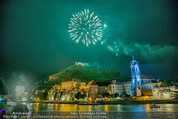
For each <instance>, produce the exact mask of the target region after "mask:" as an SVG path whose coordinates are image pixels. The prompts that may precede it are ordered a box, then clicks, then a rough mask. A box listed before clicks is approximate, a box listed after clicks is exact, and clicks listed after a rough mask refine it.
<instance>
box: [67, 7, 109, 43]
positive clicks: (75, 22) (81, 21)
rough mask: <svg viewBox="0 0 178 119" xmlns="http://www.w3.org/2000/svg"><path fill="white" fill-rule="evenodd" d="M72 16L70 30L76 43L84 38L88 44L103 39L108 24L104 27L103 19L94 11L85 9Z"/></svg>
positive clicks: (83, 40)
mask: <svg viewBox="0 0 178 119" xmlns="http://www.w3.org/2000/svg"><path fill="white" fill-rule="evenodd" d="M72 16H73V18H71V20H70V24H69V31H68V32H69V34H70V37H71V38H72V40H75V42H76V43H78V42H79V41H80V40H82V42H83V44H85V45H86V46H88V45H89V44H90V43H93V44H94V45H95V43H96V42H97V41H100V40H101V38H102V36H103V29H104V28H105V27H106V24H105V25H104V28H103V25H102V24H101V20H100V19H99V18H98V16H95V15H94V12H92V13H90V11H89V10H88V9H87V10H86V9H85V10H84V11H82V12H80V13H77V14H74V15H72Z"/></svg>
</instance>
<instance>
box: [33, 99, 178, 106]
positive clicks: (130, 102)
mask: <svg viewBox="0 0 178 119" xmlns="http://www.w3.org/2000/svg"><path fill="white" fill-rule="evenodd" d="M31 103H57V104H84V105H85V104H86V105H88V104H90V105H91V104H93V105H95V104H96V103H90V102H88V101H48V100H40V101H33V102H31ZM153 103H155V104H178V100H176V99H174V100H144V101H135V100H134V101H133V100H118V101H100V102H97V104H100V105H106V104H107V105H114V104H121V105H135V104H136V105H138V104H153Z"/></svg>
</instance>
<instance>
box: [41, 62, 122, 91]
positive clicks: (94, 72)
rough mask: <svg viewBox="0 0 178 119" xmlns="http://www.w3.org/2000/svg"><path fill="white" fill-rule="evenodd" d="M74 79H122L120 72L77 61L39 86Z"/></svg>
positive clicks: (83, 80) (46, 86)
mask: <svg viewBox="0 0 178 119" xmlns="http://www.w3.org/2000/svg"><path fill="white" fill-rule="evenodd" d="M73 79H77V80H80V81H82V82H86V83H88V82H89V81H91V80H94V81H95V82H111V81H112V80H119V79H120V72H116V71H113V70H106V69H95V68H93V67H88V66H85V64H84V63H75V64H74V65H71V66H69V67H67V68H65V69H64V70H62V71H61V72H59V73H56V74H53V75H51V76H49V79H45V80H42V81H40V82H39V83H38V86H39V87H41V88H43V89H44V87H45V88H47V89H48V88H50V87H52V86H53V85H55V84H60V83H61V82H63V81H71V80H73Z"/></svg>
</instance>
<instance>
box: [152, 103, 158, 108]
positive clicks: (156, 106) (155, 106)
mask: <svg viewBox="0 0 178 119" xmlns="http://www.w3.org/2000/svg"><path fill="white" fill-rule="evenodd" d="M151 108H160V106H159V105H156V104H152V105H151Z"/></svg>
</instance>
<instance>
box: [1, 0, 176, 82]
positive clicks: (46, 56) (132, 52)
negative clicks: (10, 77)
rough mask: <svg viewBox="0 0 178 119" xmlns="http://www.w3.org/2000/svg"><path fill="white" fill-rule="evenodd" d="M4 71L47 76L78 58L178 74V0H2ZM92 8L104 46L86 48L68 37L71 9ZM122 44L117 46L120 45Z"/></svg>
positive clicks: (110, 66) (162, 75)
mask: <svg viewBox="0 0 178 119" xmlns="http://www.w3.org/2000/svg"><path fill="white" fill-rule="evenodd" d="M0 4H1V5H0V70H1V71H2V72H3V71H24V72H29V73H30V74H32V75H34V77H41V76H48V75H49V74H53V73H56V72H58V71H61V70H62V69H64V68H65V67H67V66H70V65H72V64H74V63H75V62H76V61H80V62H88V63H95V64H97V65H100V66H101V67H103V68H107V69H113V70H116V71H120V72H122V73H125V74H129V73H130V62H131V59H132V56H135V59H136V60H138V61H139V64H140V68H141V73H142V74H150V75H156V76H157V77H158V78H160V79H166V78H169V79H171V78H175V77H176V76H177V75H178V70H177V68H178V42H177V40H178V10H177V8H178V1H177V0H1V3H0ZM84 9H89V10H90V11H93V12H95V15H98V17H99V18H100V19H101V20H102V23H104V24H106V25H107V27H106V29H105V30H104V32H103V38H102V41H101V42H103V43H104V44H103V45H101V43H100V42H97V44H96V45H89V46H88V47H86V46H85V45H83V44H82V43H78V44H77V43H75V42H74V41H72V39H71V38H70V36H69V33H68V30H69V29H68V24H69V20H70V18H71V17H72V14H75V13H77V12H80V11H82V10H84ZM116 47H117V49H116Z"/></svg>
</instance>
